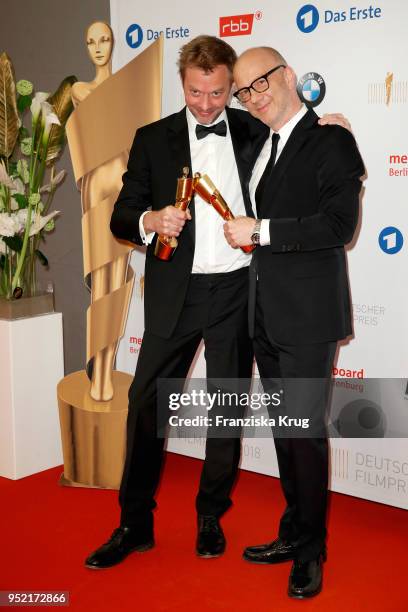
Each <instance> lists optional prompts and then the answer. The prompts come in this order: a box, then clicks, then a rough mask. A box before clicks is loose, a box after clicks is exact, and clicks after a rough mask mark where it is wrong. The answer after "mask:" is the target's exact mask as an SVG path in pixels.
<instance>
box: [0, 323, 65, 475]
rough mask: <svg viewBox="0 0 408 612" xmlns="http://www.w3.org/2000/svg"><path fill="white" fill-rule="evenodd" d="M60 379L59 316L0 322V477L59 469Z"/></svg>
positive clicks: (60, 454) (61, 371)
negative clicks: (58, 397) (58, 389)
mask: <svg viewBox="0 0 408 612" xmlns="http://www.w3.org/2000/svg"><path fill="white" fill-rule="evenodd" d="M63 376H64V357H63V340H62V314H61V313H52V314H46V315H42V316H37V317H32V318H27V319H18V320H14V321H6V320H0V476H4V477H6V478H11V479H13V480H17V479H18V478H23V477H24V476H29V475H30V474H35V473H37V472H41V471H42V470H46V469H48V468H51V467H55V466H57V465H61V464H62V452H61V438H60V429H59V419H58V402H57V390H56V389H57V384H58V382H59V381H60V380H61V378H62V377H63Z"/></svg>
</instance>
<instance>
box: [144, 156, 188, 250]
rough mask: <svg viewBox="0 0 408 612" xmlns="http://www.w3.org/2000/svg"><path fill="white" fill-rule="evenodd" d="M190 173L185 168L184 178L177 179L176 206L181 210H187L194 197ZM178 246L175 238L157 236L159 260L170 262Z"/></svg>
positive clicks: (162, 235) (156, 247) (156, 248)
mask: <svg viewBox="0 0 408 612" xmlns="http://www.w3.org/2000/svg"><path fill="white" fill-rule="evenodd" d="M189 172H190V168H188V167H187V166H185V167H184V168H183V176H182V177H181V178H179V179H177V191H176V201H175V204H174V206H175V207H176V208H179V209H180V210H187V208H188V205H189V204H190V201H191V198H192V197H193V191H194V186H193V179H192V178H188V174H189ZM177 245H178V241H177V238H175V237H174V236H165V235H164V234H160V235H159V236H157V241H156V246H155V249H154V254H155V255H156V257H158V258H159V259H162V260H163V261H168V260H169V259H171V257H172V256H173V253H174V251H175V250H176V248H177Z"/></svg>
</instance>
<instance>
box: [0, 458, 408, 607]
mask: <svg viewBox="0 0 408 612" xmlns="http://www.w3.org/2000/svg"><path fill="white" fill-rule="evenodd" d="M200 467H201V462H200V461H198V460H195V459H189V458H186V457H181V456H178V455H173V454H169V456H168V459H167V463H166V469H165V473H164V477H163V480H162V486H161V489H160V492H159V496H158V503H159V508H158V511H157V512H156V547H155V548H154V549H153V550H151V551H149V552H146V553H143V554H141V553H139V554H138V553H135V554H133V555H131V556H130V557H129V558H128V559H127V560H126V561H125V562H124V563H122V564H121V565H119V566H117V567H115V568H112V569H110V570H100V571H92V570H87V569H86V568H85V567H84V566H83V560H84V558H85V557H86V556H87V554H88V553H89V552H90V551H91V550H93V549H94V548H96V547H97V546H98V545H100V544H101V543H102V542H103V541H105V540H106V539H107V537H108V536H109V535H110V533H111V531H112V530H113V528H114V527H116V526H117V523H118V516H119V513H118V506H117V493H116V492H115V491H99V490H89V489H72V488H63V487H59V486H58V485H57V481H58V477H59V475H60V473H61V468H55V469H52V470H48V471H46V472H43V473H41V474H37V475H35V476H31V477H29V478H24V479H22V480H20V481H16V482H13V481H9V480H6V479H3V478H0V503H1V513H2V521H1V525H2V537H1V570H0V590H12V589H18V590H35V591H37V592H38V591H39V590H41V589H42V590H48V591H50V590H58V591H60V590H63V591H70V596H71V603H70V606H69V608H60V609H68V610H89V611H93V610H95V611H98V612H103V611H105V610H106V611H107V610H112V611H115V612H116V610H118V611H121V612H122V611H127V610H132V611H135V610H142V611H146V612H151V611H152V612H155V611H159V610H160V611H161V610H171V611H177V612H183V611H189V612H190V611H191V612H195V611H198V612H201V611H210V610H228V611H230V610H231V611H232V610H234V611H236V610H246V611H253V610H255V611H257V612H258V611H264V610H265V611H266V610H271V611H274V612H282V611H286V610H295V609H296V610H299V609H300V608H302V609H303V610H307V611H309V610H313V611H321V612H337V611H339V612H340V611H342V612H362V611H364V612H365V611H367V612H376V611H381V612H406V611H407V610H408V596H407V592H406V580H407V578H406V558H407V545H408V521H407V518H408V515H407V513H406V511H404V510H400V509H396V508H391V507H388V506H383V505H381V504H375V503H371V502H367V501H362V500H359V499H355V498H352V497H347V496H344V495H338V494H333V495H332V498H331V499H332V502H331V508H330V520H329V533H330V537H329V542H328V547H329V557H328V562H327V563H326V564H325V573H324V588H323V592H322V593H321V594H320V595H319V596H318V597H316V598H314V599H313V600H309V601H296V600H295V601H293V600H290V599H289V598H288V597H287V595H286V588H287V578H288V574H289V570H290V563H285V564H281V565H278V566H274V567H273V566H272V567H268V566H254V565H251V564H249V563H246V562H244V561H243V560H242V559H241V552H242V549H243V548H244V546H245V545H248V544H257V543H260V542H263V541H266V540H267V539H272V538H273V537H274V536H275V529H276V525H277V521H278V517H279V515H280V512H281V511H282V508H283V499H282V495H281V492H280V488H279V481H278V480H276V479H274V478H270V477H267V476H261V475H259V474H253V473H250V472H242V473H241V476H240V479H239V482H238V485H237V487H236V489H235V492H234V506H233V508H232V509H231V510H230V511H229V512H228V513H227V515H226V516H225V517H224V519H223V527H224V531H225V534H226V537H227V551H226V553H225V554H224V556H223V557H221V558H219V559H208V560H205V559H199V558H197V557H196V556H195V554H194V540H195V511H194V495H195V491H196V488H197V483H198V478H199V472H200ZM48 609H50V608H48Z"/></svg>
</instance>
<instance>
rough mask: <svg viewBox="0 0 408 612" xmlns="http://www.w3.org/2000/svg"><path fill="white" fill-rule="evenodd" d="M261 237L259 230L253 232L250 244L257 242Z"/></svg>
mask: <svg viewBox="0 0 408 612" xmlns="http://www.w3.org/2000/svg"><path fill="white" fill-rule="evenodd" d="M260 239H261V234H260V233H259V232H254V233H253V234H252V236H251V240H252V244H259V241H260Z"/></svg>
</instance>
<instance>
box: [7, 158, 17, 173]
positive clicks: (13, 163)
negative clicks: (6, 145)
mask: <svg viewBox="0 0 408 612" xmlns="http://www.w3.org/2000/svg"><path fill="white" fill-rule="evenodd" d="M16 174H18V171H17V162H16V161H9V175H10V176H16Z"/></svg>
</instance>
